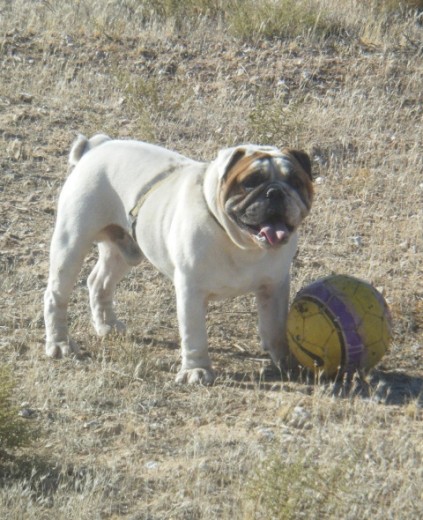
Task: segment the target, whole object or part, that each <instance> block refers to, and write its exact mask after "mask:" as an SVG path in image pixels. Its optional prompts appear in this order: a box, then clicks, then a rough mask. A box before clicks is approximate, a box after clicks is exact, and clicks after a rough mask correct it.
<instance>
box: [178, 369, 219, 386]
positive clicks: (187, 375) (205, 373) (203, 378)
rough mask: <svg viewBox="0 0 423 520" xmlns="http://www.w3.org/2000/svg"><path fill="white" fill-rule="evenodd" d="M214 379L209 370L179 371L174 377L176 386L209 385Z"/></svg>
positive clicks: (212, 373)
mask: <svg viewBox="0 0 423 520" xmlns="http://www.w3.org/2000/svg"><path fill="white" fill-rule="evenodd" d="M215 377H216V376H215V374H214V372H213V370H212V369H211V368H191V369H181V370H180V371H179V372H178V375H177V376H176V379H175V382H176V383H177V384H178V385H183V384H188V385H211V384H213V382H214V380H215Z"/></svg>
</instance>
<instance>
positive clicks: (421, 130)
mask: <svg viewBox="0 0 423 520" xmlns="http://www.w3.org/2000/svg"><path fill="white" fill-rule="evenodd" d="M406 4H408V5H409V6H411V7H413V8H416V9H418V8H420V12H421V9H422V2H419V1H414V2H399V1H393V0H392V1H389V2H388V1H387V2H382V1H379V2H377V1H369V2H360V1H347V0H340V1H335V0H316V1H311V0H299V1H297V2H294V1H292V0H286V1H282V0H280V1H271V0H259V1H256V2H253V1H249V0H245V1H241V0H228V1H227V2H225V1H218V0H214V1H213V0H202V1H199V2H195V1H189V0H184V1H180V2H177V1H172V0H161V1H159V0H156V1H149V2H148V1H146V0H122V1H117V0H110V1H105V0H104V1H101V0H93V1H88V0H80V1H76V0H75V1H64V0H57V1H50V2H48V1H29V0H15V1H7V0H2V1H0V61H1V64H0V166H1V171H0V197H1V204H0V215H1V221H0V261H1V264H0V270H1V280H0V287H1V301H0V305H1V317H0V332H1V336H0V353H1V363H2V364H3V366H7V367H9V369H10V371H11V373H12V375H13V377H14V379H15V390H14V394H13V404H15V405H17V406H18V408H20V413H21V415H22V416H23V417H22V421H27V423H26V424H28V425H31V426H32V428H34V429H35V430H36V431H37V436H36V438H35V439H34V440H33V442H32V443H31V444H30V445H29V446H28V447H25V448H22V449H14V450H8V452H7V453H6V452H4V451H2V450H1V446H0V517H1V518H4V519H37V520H40V519H54V520H58V519H63V520H65V519H66V520H71V519H78V520H82V519H83V520H85V519H117V518H127V519H128V520H129V519H130V520H135V519H139V520H141V519H142V520H147V519H148V520H163V519H178V520H181V519H185V520H191V519H204V520H205V519H229V518H231V519H234V518H235V519H250V520H253V519H263V520H268V519H272V518H275V519H307V520H309V519H316V520H317V519H319V520H320V519H324V518H337V519H338V518H340V519H351V520H352V519H354V520H356V519H361V518H372V519H375V520H382V519H383V520H385V519H398V520H399V519H401V520H404V519H413V520H414V519H418V518H421V515H422V511H423V494H422V489H423V464H422V454H423V442H422V440H423V423H422V419H423V411H422V406H423V397H422V396H423V159H422V157H423V154H422V143H423V125H422V117H423V108H422V106H423V105H422V92H423V90H422V85H423V83H422V80H423V78H422V75H423V67H422V63H423V18H422V16H423V15H422V14H419V11H418V10H417V11H416V10H411V11H409V10H408V9H407V8H406ZM78 132H81V133H83V134H84V135H87V136H90V135H92V134H94V133H96V132H103V133H107V134H109V135H111V136H113V137H116V138H126V137H130V138H136V139H142V140H147V141H151V142H154V143H158V144H161V145H163V146H166V147H169V148H172V149H174V150H177V151H179V152H181V153H183V154H186V155H188V156H191V157H193V158H197V159H204V160H209V159H211V158H213V157H214V156H215V154H216V153H217V151H218V150H219V149H220V148H222V147H226V146H232V145H234V144H240V143H243V142H256V143H260V144H274V145H277V146H282V145H291V146H295V147H300V148H304V149H305V150H307V151H308V152H309V154H310V156H311V157H312V160H313V170H314V175H315V189H316V197H315V202H314V207H313V209H312V212H311V215H310V216H309V217H308V219H307V221H306V222H305V225H304V226H303V229H302V233H301V238H300V248H299V252H298V256H297V258H296V260H295V264H294V266H293V273H292V276H293V282H292V285H293V293H295V292H296V291H297V290H298V289H299V288H300V287H302V286H303V285H305V284H307V283H309V282H310V281H312V280H314V279H316V278H318V277H320V276H323V275H327V274H330V273H332V272H337V273H348V274H351V275H354V276H357V277H360V278H363V279H365V280H368V281H369V282H371V283H373V284H374V285H375V286H376V287H377V288H378V289H379V290H381V291H382V292H383V294H384V295H385V298H386V299H387V301H388V303H389V306H390V308H391V312H392V315H393V320H394V333H395V337H394V341H393V343H392V345H391V348H390V350H389V352H388V354H387V355H386V356H385V357H384V358H383V360H382V362H381V363H380V364H379V365H378V366H377V367H376V369H375V370H374V371H373V373H371V374H370V375H369V377H368V381H367V386H366V385H364V384H361V385H359V386H357V388H355V387H354V388H353V389H352V390H351V392H350V393H349V394H348V395H345V392H344V391H343V389H342V388H340V387H339V386H336V385H334V384H331V383H330V382H327V381H326V382H325V381H313V380H307V379H306V378H301V380H286V381H281V380H280V377H278V374H277V373H276V371H274V370H272V369H271V368H270V364H269V362H268V360H267V359H266V357H265V355H264V354H263V353H262V352H261V351H260V346H259V340H258V336H257V330H256V312H255V306H254V301H253V298H252V297H243V298H237V299H235V300H231V301H226V302H222V303H218V304H216V303H215V304H213V305H211V306H210V312H209V320H208V332H209V338H210V349H211V355H212V358H213V360H214V363H215V368H216V370H217V371H218V373H219V377H218V379H217V381H216V383H215V385H214V386H211V387H202V386H194V387H188V386H177V385H176V384H175V383H174V377H175V372H176V370H177V367H178V364H179V346H178V342H179V338H178V331H177V325H176V315H175V302H174V295H173V290H172V286H171V284H170V283H169V282H168V281H166V280H165V279H164V278H163V277H162V276H161V275H160V274H158V273H157V272H156V271H155V270H154V269H153V268H152V267H150V266H149V265H148V264H147V263H146V262H144V263H142V264H141V266H140V267H138V268H137V269H135V270H133V271H132V272H131V274H130V275H129V276H128V277H127V278H126V279H125V280H124V281H123V283H121V285H120V287H119V289H118V293H117V308H118V314H119V315H120V317H122V319H124V320H125V321H126V323H127V325H128V334H127V335H126V336H124V337H118V336H113V337H109V338H107V339H106V340H100V339H98V338H97V337H96V336H95V334H94V331H93V329H92V327H91V324H90V317H89V310H88V298H87V290H86V278H87V275H88V273H89V270H90V268H91V267H92V266H93V263H94V262H95V257H96V251H95V249H93V251H92V255H91V256H90V258H89V259H88V260H87V263H86V264H85V266H84V269H83V272H82V273H81V277H80V279H79V281H78V284H77V286H76V288H75V292H74V295H73V298H72V305H71V308H70V323H71V333H72V335H73V337H74V338H75V339H76V340H77V341H78V343H79V344H80V346H81V348H82V350H83V352H84V353H85V354H86V355H84V356H83V357H82V358H81V359H79V360H73V359H65V360H51V359H48V358H46V357H45V355H44V325H43V318H42V295H43V291H44V289H45V285H46V281H47V273H48V248H49V242H50V237H51V233H52V229H53V225H54V219H55V210H56V201H57V196H58V192H59V190H60V187H61V186H62V185H63V182H64V179H65V178H66V175H67V155H68V153H69V149H70V145H71V143H72V141H73V140H74V138H75V136H76V134H77V133H78Z"/></svg>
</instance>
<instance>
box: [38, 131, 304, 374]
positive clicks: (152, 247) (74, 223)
mask: <svg viewBox="0 0 423 520" xmlns="http://www.w3.org/2000/svg"><path fill="white" fill-rule="evenodd" d="M244 148H246V150H247V152H246V153H247V154H249V153H252V152H254V151H257V150H263V149H264V150H266V151H268V152H269V153H274V154H276V153H277V154H279V155H280V154H281V152H280V151H279V150H277V149H274V148H268V147H257V146H252V145H248V147H244ZM238 149H239V148H233V149H228V150H224V151H222V152H220V154H219V155H218V157H217V159H216V160H215V161H214V162H211V163H210V164H207V163H201V162H196V161H193V160H191V159H188V158H186V157H183V156H181V155H179V154H177V153H175V152H171V151H168V150H166V149H163V148H160V147H158V146H154V145H151V144H146V143H142V142H137V141H113V140H110V139H109V138H108V137H107V136H104V135H99V136H94V137H93V138H92V139H90V140H89V141H88V140H87V139H86V138H84V137H83V136H79V137H78V139H77V141H76V143H75V144H74V146H73V147H72V150H71V153H70V162H71V163H72V164H74V165H76V166H75V168H74V170H73V171H72V172H71V174H70V176H69V177H68V179H67V181H66V183H65V185H64V187H63V190H62V192H61V194H60V198H59V204H58V211H57V222H56V226H55V230H54V234H53V239H52V243H51V253H50V275H49V280H48V286H47V289H46V292H45V297H44V301H45V324H46V336H47V337H46V353H47V355H49V356H52V357H61V356H62V355H69V354H72V353H77V352H78V348H77V346H76V344H75V343H74V342H73V341H72V340H71V339H70V338H69V337H68V331H67V319H66V316H67V307H68V302H69V298H70V294H71V291H72V288H73V286H74V283H75V281H76V278H77V276H78V273H79V271H80V268H81V265H82V262H83V260H84V257H85V256H86V254H87V253H88V251H89V249H90V246H91V244H92V243H93V242H97V243H98V249H99V258H98V262H97V264H96V266H95V267H94V269H93V271H92V273H91V274H90V276H89V279H88V287H89V294H90V305H91V310H92V318H93V323H94V327H95V329H96V331H97V333H98V334H99V335H104V334H107V333H108V332H109V331H110V330H112V329H113V328H118V329H122V328H123V325H122V324H121V322H119V321H118V319H117V317H116V316H115V313H114V310H113V294H114V290H115V287H116V285H117V283H118V282H119V280H120V279H121V278H122V277H123V276H124V275H125V274H126V273H127V272H128V271H129V269H130V267H131V265H135V264H137V263H138V262H139V261H140V260H141V251H140V249H141V250H142V252H143V254H144V255H145V256H146V257H147V258H148V259H149V260H150V261H151V262H152V263H153V264H154V265H155V266H156V267H157V268H158V269H159V270H160V271H161V272H162V273H164V274H165V275H167V276H168V277H169V278H170V279H171V280H172V281H173V284H174V286H175V292H176V301H177V314H178V323H179V331H180V336H181V347H182V366H181V369H180V371H179V373H178V375H177V381H178V382H189V383H196V382H200V381H202V382H205V383H209V382H211V381H212V380H213V378H214V374H213V370H212V366H211V361H210V358H209V355H208V347H207V334H206V310H207V302H208V301H209V300H210V299H215V298H226V297H229V296H234V295H239V294H245V293H249V292H254V293H255V294H256V296H257V303H258V312H259V331H260V335H261V339H262V345H263V348H264V350H266V351H268V352H269V353H270V355H271V357H272V359H273V361H274V362H275V363H280V362H281V361H283V360H284V358H286V357H287V348H286V343H285V317H286V314H287V310H288V295H289V270H290V265H291V261H292V258H293V256H294V254H295V251H296V242H297V237H296V234H295V233H294V234H293V235H292V236H291V238H290V240H289V242H288V243H287V244H284V245H282V246H281V247H279V248H275V249H264V248H260V247H259V246H258V245H257V244H256V243H254V242H253V241H252V240H251V238H249V237H247V236H246V233H244V232H242V231H241V230H240V229H239V228H238V227H237V226H236V225H234V223H233V222H232V221H230V219H229V218H228V217H227V216H226V215H225V214H224V212H223V210H222V208H220V207H219V205H218V203H217V199H218V191H219V187H220V180H221V178H222V175H223V173H222V172H224V170H225V166H226V165H227V164H228V163H229V161H230V159H231V157H232V156H233V153H234V151H236V150H238ZM157 176H161V179H162V180H161V181H160V182H158V183H157V184H154V179H155V178H157ZM146 186H147V187H148V186H153V187H152V188H151V189H149V190H147V192H146ZM140 197H145V199H144V200H143V202H142V204H141V207H140V208H139V211H138V215H137V216H136V224H135V231H136V237H137V242H138V244H137V243H136V242H135V241H134V240H133V239H132V237H131V234H132V229H131V226H132V223H133V218H131V210H133V208H134V207H136V206H137V203H138V202H139V200H140ZM206 200H207V203H206ZM138 245H139V247H138Z"/></svg>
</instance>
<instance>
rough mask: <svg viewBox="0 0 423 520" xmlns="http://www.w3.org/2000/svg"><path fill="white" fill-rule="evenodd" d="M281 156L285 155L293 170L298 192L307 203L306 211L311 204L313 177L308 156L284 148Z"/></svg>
mask: <svg viewBox="0 0 423 520" xmlns="http://www.w3.org/2000/svg"><path fill="white" fill-rule="evenodd" d="M283 154H285V155H287V156H288V157H289V159H290V161H291V163H292V164H293V166H294V168H295V175H296V176H297V177H298V180H299V182H298V183H297V185H298V187H297V189H298V191H299V192H300V193H302V195H303V200H304V201H305V202H306V201H308V204H307V206H308V209H310V207H311V203H312V202H313V196H314V189H313V175H312V172H311V161H310V157H309V155H308V154H307V153H306V152H304V151H303V150H293V149H292V148H285V149H284V150H283Z"/></svg>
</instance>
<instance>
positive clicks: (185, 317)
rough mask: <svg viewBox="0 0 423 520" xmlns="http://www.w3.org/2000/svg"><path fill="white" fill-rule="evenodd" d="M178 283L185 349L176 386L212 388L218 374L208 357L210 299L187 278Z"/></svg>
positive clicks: (181, 327)
mask: <svg viewBox="0 0 423 520" xmlns="http://www.w3.org/2000/svg"><path fill="white" fill-rule="evenodd" d="M174 283H175V291H176V305H177V313H178V324H179V333H180V336H181V349H182V352H181V354H182V366H181V369H180V370H179V372H178V375H177V376H176V382H177V383H189V384H196V383H202V384H211V383H213V381H214V373H213V370H212V366H211V361H210V358H209V354H208V344H207V330H206V312H207V301H206V297H205V295H204V293H203V292H202V291H199V290H198V289H195V288H193V287H192V286H190V284H189V282H188V281H187V280H186V277H185V276H183V275H177V276H175V281H174Z"/></svg>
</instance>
